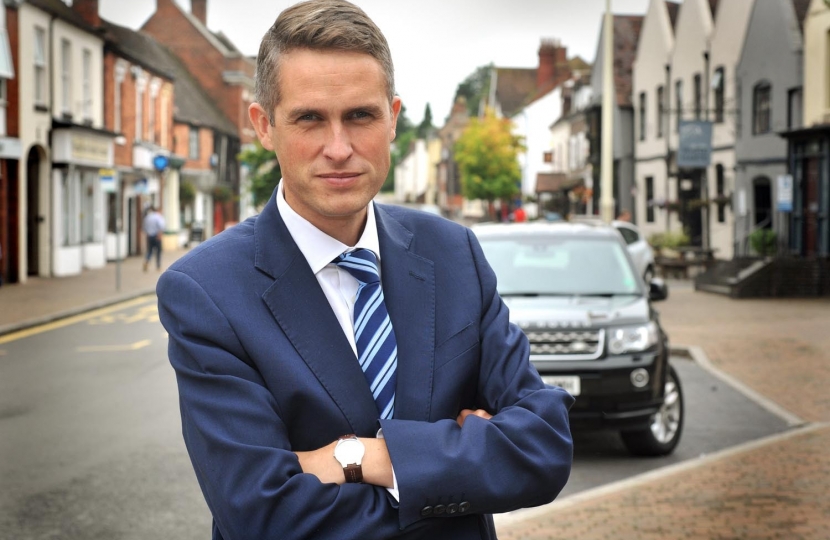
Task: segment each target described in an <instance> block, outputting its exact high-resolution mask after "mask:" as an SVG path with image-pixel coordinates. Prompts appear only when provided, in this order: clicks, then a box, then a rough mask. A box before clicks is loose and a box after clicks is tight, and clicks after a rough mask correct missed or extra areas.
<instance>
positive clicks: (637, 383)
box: [473, 222, 684, 455]
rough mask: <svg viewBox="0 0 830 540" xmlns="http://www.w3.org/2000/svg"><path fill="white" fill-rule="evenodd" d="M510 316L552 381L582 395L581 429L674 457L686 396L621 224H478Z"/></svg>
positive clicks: (574, 419)
mask: <svg viewBox="0 0 830 540" xmlns="http://www.w3.org/2000/svg"><path fill="white" fill-rule="evenodd" d="M473 231H474V232H475V234H476V236H477V237H478V239H479V241H480V242H481V246H482V249H483V250H484V254H485V256H486V257H487V260H488V262H489V263H490V265H491V266H492V268H493V270H494V271H495V273H496V277H497V279H498V291H499V294H500V295H501V297H502V298H503V299H504V302H505V304H506V305H507V307H508V308H509V309H510V319H511V321H512V322H514V323H516V324H517V325H518V326H519V327H520V328H521V329H522V330H523V331H524V332H525V334H526V335H527V337H528V340H529V341H530V360H531V362H533V365H534V366H535V367H536V369H537V370H538V371H539V374H540V375H541V376H542V379H543V380H544V381H545V382H546V383H547V384H552V385H557V386H561V387H563V388H565V389H566V390H567V391H568V392H570V393H571V394H572V395H574V397H575V398H576V402H575V403H574V405H573V407H572V408H571V411H570V418H571V425H572V427H573V428H574V429H593V428H601V429H612V430H616V431H619V432H620V434H621V436H622V440H623V442H624V443H625V445H626V447H627V448H628V450H629V451H630V452H632V453H633V454H638V455H665V454H669V453H671V452H672V451H673V450H674V448H675V447H676V446H677V443H678V441H679V440H680V436H681V433H682V430H683V418H684V408H683V391H682V388H681V385H680V379H679V378H678V376H677V373H676V372H675V370H674V369H673V368H672V367H671V366H670V364H669V358H668V356H669V345H668V337H667V336H666V333H665V332H664V331H663V328H662V327H661V326H660V319H659V315H658V313H657V312H656V311H655V310H654V309H653V307H652V302H654V301H658V300H663V299H665V298H666V297H667V295H668V289H667V288H666V286H665V284H664V283H663V282H662V280H660V279H657V278H655V279H653V280H652V281H651V282H650V284H649V285H646V284H645V283H644V282H643V280H642V279H639V276H638V273H639V270H638V269H637V268H636V267H635V265H634V261H633V258H632V256H631V254H630V253H629V251H628V250H627V249H626V245H625V243H624V241H623V239H622V237H621V236H620V234H619V233H618V232H617V230H616V229H615V228H613V227H609V226H607V225H604V224H593V223H568V222H557V223H544V222H535V223H526V224H482V225H476V226H474V227H473Z"/></svg>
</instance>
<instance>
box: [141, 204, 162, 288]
mask: <svg viewBox="0 0 830 540" xmlns="http://www.w3.org/2000/svg"><path fill="white" fill-rule="evenodd" d="M143 228H144V234H146V235H147V254H146V255H145V256H144V271H145V272H146V271H147V266H148V265H149V264H150V258H151V257H152V256H153V253H154V252H155V254H156V270H161V235H162V234H164V218H163V217H162V215H161V214H160V213H159V211H158V209H156V207H155V206H151V207H150V208H149V210H147V215H146V216H144V226H143Z"/></svg>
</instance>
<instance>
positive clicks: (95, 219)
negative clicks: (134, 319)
mask: <svg viewBox="0 0 830 540" xmlns="http://www.w3.org/2000/svg"><path fill="white" fill-rule="evenodd" d="M18 9H19V13H18V23H19V34H18V35H19V58H20V74H19V84H20V88H21V92H20V140H21V145H22V147H23V149H24V155H25V156H26V159H25V161H24V160H21V162H20V171H19V178H20V184H19V193H20V199H21V201H26V203H25V204H21V212H20V226H19V231H20V238H19V241H20V244H19V245H20V246H21V247H22V249H21V251H22V254H21V257H20V263H19V264H20V271H19V275H20V281H25V279H26V276H27V275H39V276H50V275H53V276H67V275H73V274H78V273H80V272H81V271H82V269H83V268H97V267H101V266H103V265H104V264H105V263H106V257H105V247H104V244H105V232H106V222H105V216H104V212H105V208H104V200H103V191H102V185H101V179H100V177H101V169H111V168H112V167H113V163H114V161H113V138H114V136H115V134H113V133H110V132H107V131H104V130H103V109H104V107H103V81H102V77H103V48H104V47H103V45H104V44H103V40H102V39H101V38H100V37H98V36H97V35H96V33H95V32H94V30H93V29H92V28H90V27H89V26H88V25H86V24H85V23H84V22H83V20H82V19H80V17H78V16H77V15H76V14H75V13H74V12H73V11H72V10H71V8H69V7H68V6H66V5H65V4H63V3H61V2H54V1H49V0H30V1H28V2H26V3H23V4H22V5H20V6H19V8H18ZM50 134H51V144H50ZM50 146H51V151H50Z"/></svg>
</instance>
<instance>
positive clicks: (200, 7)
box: [190, 0, 207, 26]
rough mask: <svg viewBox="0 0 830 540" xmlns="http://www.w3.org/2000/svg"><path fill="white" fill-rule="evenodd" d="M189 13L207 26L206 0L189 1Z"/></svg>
mask: <svg viewBox="0 0 830 540" xmlns="http://www.w3.org/2000/svg"><path fill="white" fill-rule="evenodd" d="M190 13H192V14H193V16H194V17H196V18H197V19H199V21H200V22H201V23H202V24H203V25H205V26H207V0H190Z"/></svg>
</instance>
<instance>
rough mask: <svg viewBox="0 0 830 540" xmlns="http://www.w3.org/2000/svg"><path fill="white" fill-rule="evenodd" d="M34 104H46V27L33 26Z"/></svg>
mask: <svg viewBox="0 0 830 540" xmlns="http://www.w3.org/2000/svg"><path fill="white" fill-rule="evenodd" d="M34 37H35V43H34V45H35V47H34V59H33V64H34V68H35V105H44V106H45V105H46V29H45V28H41V27H40V26H35V33H34Z"/></svg>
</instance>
